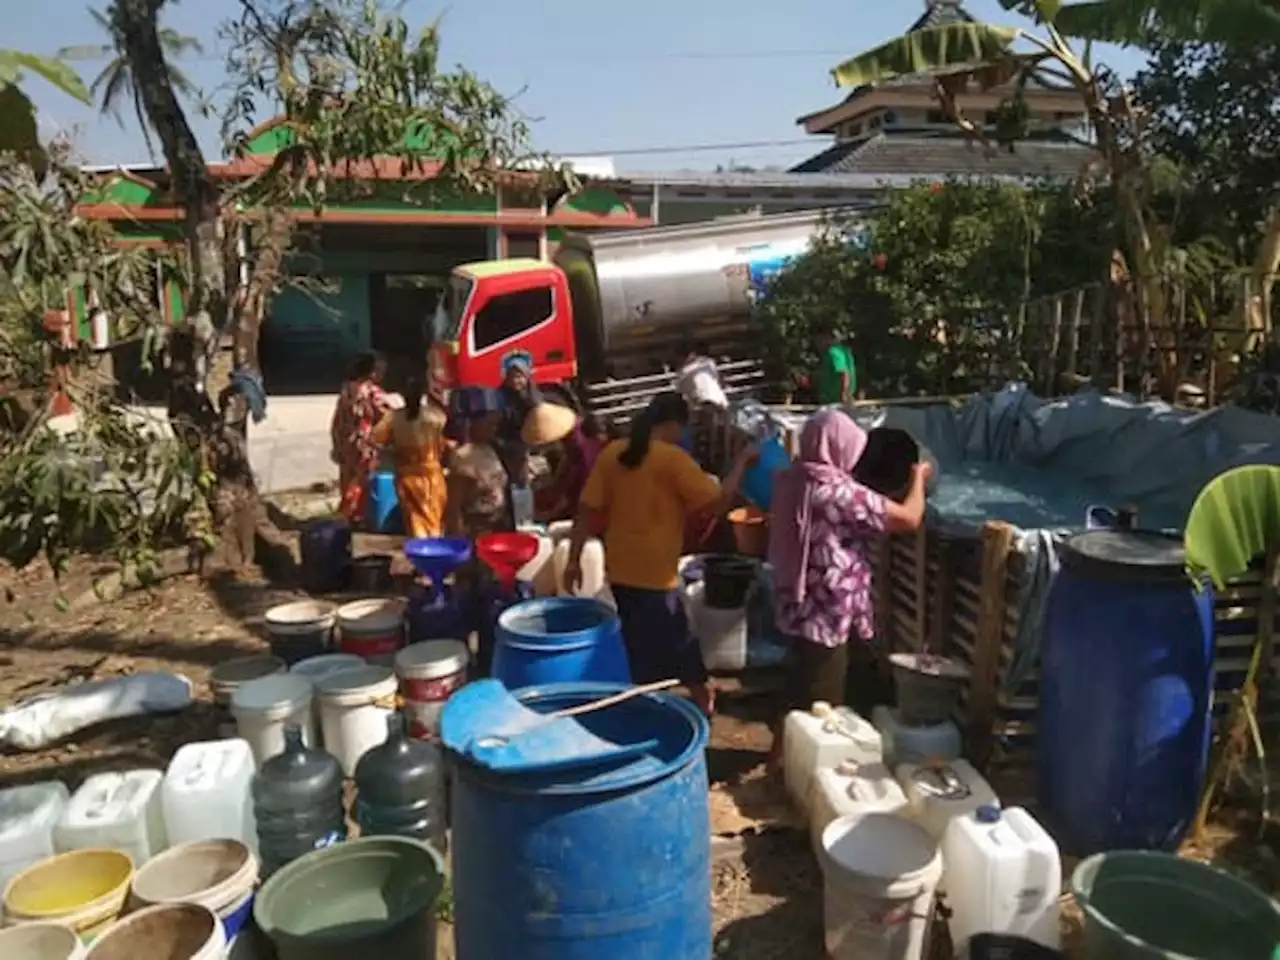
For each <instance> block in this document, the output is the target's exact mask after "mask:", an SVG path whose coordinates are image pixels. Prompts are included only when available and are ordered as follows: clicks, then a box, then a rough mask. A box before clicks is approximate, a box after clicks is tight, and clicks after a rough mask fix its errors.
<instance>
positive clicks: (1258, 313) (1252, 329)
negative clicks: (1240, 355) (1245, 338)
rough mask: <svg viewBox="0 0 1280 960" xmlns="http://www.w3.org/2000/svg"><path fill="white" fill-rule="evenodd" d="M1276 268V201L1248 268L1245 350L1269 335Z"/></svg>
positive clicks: (1279, 253)
mask: <svg viewBox="0 0 1280 960" xmlns="http://www.w3.org/2000/svg"><path fill="white" fill-rule="evenodd" d="M1278 270H1280V204H1276V205H1275V206H1274V207H1272V208H1271V214H1270V216H1269V217H1268V218H1267V227H1266V230H1265V232H1264V233H1263V235H1262V242H1261V243H1259V244H1258V252H1257V253H1256V254H1255V255H1254V258H1253V269H1252V270H1251V271H1250V274H1251V278H1250V279H1251V282H1250V284H1249V288H1250V289H1248V290H1247V291H1246V293H1247V302H1246V304H1245V310H1246V311H1247V312H1246V314H1245V329H1246V330H1248V331H1249V342H1248V343H1247V344H1246V352H1252V351H1253V350H1256V349H1257V347H1258V341H1259V340H1261V342H1262V343H1266V342H1268V341H1269V340H1270V339H1271V291H1272V289H1273V288H1274V286H1275V279H1276V271H1278Z"/></svg>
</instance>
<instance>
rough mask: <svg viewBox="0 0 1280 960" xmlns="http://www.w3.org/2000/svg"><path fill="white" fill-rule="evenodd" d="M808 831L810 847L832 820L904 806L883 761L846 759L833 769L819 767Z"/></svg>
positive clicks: (898, 810)
mask: <svg viewBox="0 0 1280 960" xmlns="http://www.w3.org/2000/svg"><path fill="white" fill-rule="evenodd" d="M810 808H811V809H810V812H809V832H810V835H811V837H812V838H813V846H814V849H815V850H817V849H818V848H819V847H820V846H821V844H822V831H823V830H825V829H827V825H828V824H829V823H831V821H832V820H838V819H840V818H841V817H851V816H854V815H856V814H860V813H889V814H894V815H898V814H901V813H903V812H905V811H906V809H907V796H906V794H904V793H903V792H902V788H901V787H900V786H898V781H897V780H895V779H894V778H893V771H892V770H890V769H889V768H888V767H886V766H885V765H884V764H883V763H854V762H853V761H852V760H846V761H845V762H844V763H842V764H840V765H839V766H837V767H835V768H834V769H826V770H819V771H818V774H817V776H816V777H815V778H814V781H813V792H812V793H811V795H810Z"/></svg>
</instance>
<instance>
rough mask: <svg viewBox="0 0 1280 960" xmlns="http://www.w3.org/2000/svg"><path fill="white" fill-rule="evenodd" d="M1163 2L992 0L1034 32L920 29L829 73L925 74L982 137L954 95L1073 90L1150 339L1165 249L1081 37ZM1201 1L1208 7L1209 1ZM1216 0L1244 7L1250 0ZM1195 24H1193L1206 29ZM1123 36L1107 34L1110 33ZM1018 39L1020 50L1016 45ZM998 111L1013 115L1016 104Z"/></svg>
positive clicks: (1128, 132) (1124, 106)
mask: <svg viewBox="0 0 1280 960" xmlns="http://www.w3.org/2000/svg"><path fill="white" fill-rule="evenodd" d="M1173 2H1174V0H1151V2H1140V0H1098V2H1095V3H1071V4H1064V3H1061V2H1060V0H1000V3H1001V6H1003V7H1004V8H1005V9H1007V10H1013V11H1016V12H1018V13H1021V14H1023V15H1025V16H1027V17H1029V18H1031V19H1032V20H1033V21H1034V22H1035V24H1036V25H1037V26H1038V27H1039V30H1037V31H1031V30H1027V29H1024V28H1022V27H1016V26H1005V25H1002V24H993V23H982V22H972V21H970V22H960V23H947V24H943V25H939V26H931V27H925V28H922V29H920V30H914V31H911V32H909V33H907V34H904V35H903V36H901V37H896V38H895V39H893V40H890V41H889V42H887V43H884V44H881V45H880V46H878V47H876V48H874V49H872V50H868V51H865V52H863V53H861V54H858V55H857V56H854V57H852V58H850V59H848V60H846V61H845V62H844V63H841V64H840V65H839V66H837V67H836V68H835V69H834V70H833V71H832V76H833V77H834V79H835V82H836V84H837V85H838V86H861V85H865V84H874V83H880V82H883V81H886V80H892V79H894V78H898V77H905V76H922V77H928V78H931V79H932V80H933V81H934V89H935V92H936V93H937V96H938V98H939V101H940V102H941V104H942V107H943V109H944V112H945V113H946V114H947V115H948V116H950V117H951V118H952V120H953V121H954V122H955V123H956V124H957V125H958V126H960V128H961V129H963V130H965V131H966V132H967V133H968V134H970V135H971V136H975V137H979V138H985V135H984V133H983V131H982V128H981V125H980V124H974V123H972V122H971V121H969V120H968V119H967V118H965V117H964V115H963V112H962V109H961V108H960V105H959V102H958V97H959V95H960V94H961V93H963V92H964V91H966V90H967V89H969V88H970V87H971V86H974V85H976V86H977V87H979V88H980V89H983V90H989V89H991V88H993V87H998V86H1002V85H1004V84H1007V83H1010V82H1011V81H1013V82H1014V86H1013V93H1012V96H1011V98H1010V101H1009V103H1010V104H1011V105H1013V106H1016V105H1017V104H1018V103H1019V102H1020V100H1021V96H1022V93H1023V91H1024V90H1025V87H1026V84H1027V83H1028V82H1029V81H1030V80H1032V79H1035V80H1036V81H1037V82H1038V83H1040V84H1042V85H1044V86H1048V87H1050V88H1053V89H1058V90H1069V91H1074V92H1075V93H1076V94H1077V95H1078V96H1079V97H1080V101H1081V105H1082V107H1083V111H1084V114H1085V115H1086V116H1087V118H1088V120H1089V125H1090V128H1091V130H1092V133H1093V138H1094V143H1093V146H1094V147H1095V149H1096V150H1097V153H1098V155H1099V157H1100V158H1101V161H1102V165H1103V167H1104V168H1105V172H1106V174H1107V177H1108V179H1109V180H1110V183H1111V187H1112V189H1113V190H1114V191H1115V195H1116V199H1117V205H1118V208H1119V210H1120V214H1121V223H1122V226H1123V230H1124V239H1125V241H1126V246H1127V248H1128V252H1129V255H1130V256H1131V257H1132V258H1133V272H1134V275H1135V277H1136V279H1137V280H1138V283H1137V285H1136V288H1137V291H1138V295H1139V303H1138V307H1139V315H1140V317H1141V318H1142V323H1143V326H1144V333H1145V339H1146V342H1148V343H1150V342H1153V341H1152V336H1151V331H1152V327H1153V325H1163V322H1164V319H1165V318H1164V296H1163V290H1162V289H1161V286H1160V283H1159V277H1160V275H1161V272H1162V270H1163V267H1164V262H1163V261H1164V259H1165V254H1164V245H1163V244H1161V243H1160V241H1159V236H1160V231H1158V230H1156V229H1153V224H1152V222H1151V216H1150V212H1149V209H1148V205H1147V203H1146V199H1145V194H1146V179H1147V178H1146V171H1145V165H1144V163H1143V157H1142V154H1141V152H1140V150H1139V139H1140V138H1139V136H1138V132H1139V129H1138V128H1139V116H1138V111H1137V110H1136V108H1135V105H1134V103H1133V101H1132V100H1131V99H1130V97H1129V95H1128V92H1127V91H1126V90H1125V89H1124V87H1123V85H1122V84H1121V83H1120V82H1119V79H1118V78H1117V77H1116V75H1115V74H1114V73H1113V72H1112V71H1110V70H1108V69H1107V68H1105V67H1102V66H1095V65H1094V64H1093V61H1092V48H1091V43H1090V42H1089V41H1091V40H1092V39H1094V38H1095V37H1093V36H1091V35H1092V34H1097V35H1098V36H1097V37H1096V38H1097V39H1103V38H1104V36H1103V34H1104V29H1103V28H1104V27H1106V26H1107V24H1108V23H1129V20H1125V19H1123V18H1121V17H1119V15H1118V12H1123V11H1129V13H1128V17H1129V18H1132V19H1134V21H1135V22H1141V23H1150V22H1152V20H1153V18H1157V17H1158V16H1159V14H1160V12H1161V8H1162V7H1163V6H1165V5H1166V4H1169V3H1173ZM1203 2H1204V5H1205V6H1213V4H1211V3H1210V2H1209V0H1203ZM1216 2H1217V3H1223V4H1225V5H1227V6H1237V5H1239V6H1241V7H1244V6H1246V5H1248V4H1250V3H1251V2H1252V0H1216ZM1183 6H1185V4H1183ZM1108 18H1110V19H1108ZM1177 23H1179V24H1184V21H1182V20H1179V21H1177ZM1130 26H1132V24H1131V23H1130ZM1184 26H1185V24H1184ZM1116 29H1117V31H1118V30H1119V28H1118V27H1117V28H1116ZM1187 29H1190V28H1189V27H1188V28H1187ZM1196 29H1198V30H1201V31H1203V30H1205V29H1207V27H1205V26H1204V25H1201V26H1200V27H1197V28H1196ZM1075 31H1079V32H1081V33H1084V34H1085V35H1086V43H1085V44H1084V47H1083V49H1082V50H1080V51H1077V50H1076V49H1075V48H1074V47H1073V46H1072V44H1071V42H1070V39H1069V37H1070V36H1071V34H1072V33H1073V32H1075ZM1135 32H1136V30H1135ZM1127 35H1128V34H1122V33H1119V32H1117V34H1116V36H1117V37H1118V38H1120V39H1123V38H1124V37H1125V36H1127ZM1105 38H1107V39H1110V37H1105ZM1196 38H1197V39H1198V38H1199V37H1198V36H1197V37H1196ZM1019 44H1021V46H1022V49H1016V47H1018V45H1019ZM1005 112H1012V113H1013V114H1014V115H1015V116H1016V115H1018V114H1019V111H1017V110H1016V109H1015V110H1012V111H1005ZM1015 133H1016V131H1015ZM1157 356H1158V359H1159V363H1160V373H1161V381H1162V385H1163V387H1164V391H1165V392H1166V393H1168V394H1170V395H1171V394H1172V391H1173V388H1174V387H1175V384H1174V382H1173V381H1174V380H1175V379H1176V375H1177V365H1176V360H1175V358H1174V357H1172V356H1170V355H1169V354H1168V352H1167V351H1159V352H1158V354H1157Z"/></svg>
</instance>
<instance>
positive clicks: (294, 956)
mask: <svg viewBox="0 0 1280 960" xmlns="http://www.w3.org/2000/svg"><path fill="white" fill-rule="evenodd" d="M443 889H444V861H443V860H442V859H441V857H440V854H438V853H437V852H436V851H435V850H434V849H432V848H431V847H430V846H428V845H427V844H425V843H422V842H420V841H418V840H411V839H408V838H405V837H362V838H360V839H359V840H350V841H348V842H346V843H340V844H337V845H335V846H332V847H326V848H325V849H323V850H317V851H315V852H314V853H309V854H307V855H306V856H305V857H300V858H299V859H297V860H295V861H293V863H291V864H289V865H288V866H286V867H284V868H282V869H281V870H279V871H277V872H276V873H275V874H274V875H273V876H272V877H271V879H270V880H268V881H267V882H266V884H265V885H264V886H263V887H262V890H261V891H260V892H259V893H258V897H257V900H256V901H255V903H254V908H253V915H254V919H256V920H257V921H258V926H259V927H260V928H261V929H262V932H263V933H265V934H266V935H267V936H268V937H269V938H270V939H271V942H272V943H273V944H274V945H275V948H276V955H277V957H278V960H358V958H360V957H385V958H387V960H390V958H392V957H406V958H408V957H434V956H435V955H436V916H435V905H436V900H437V899H439V897H440V893H441V891H442V890H443Z"/></svg>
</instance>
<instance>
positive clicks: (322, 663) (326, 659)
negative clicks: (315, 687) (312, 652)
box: [289, 653, 364, 683]
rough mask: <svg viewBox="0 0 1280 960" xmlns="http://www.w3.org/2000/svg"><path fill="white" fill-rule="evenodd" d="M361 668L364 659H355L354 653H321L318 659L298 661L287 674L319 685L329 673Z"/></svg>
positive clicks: (310, 658)
mask: <svg viewBox="0 0 1280 960" xmlns="http://www.w3.org/2000/svg"><path fill="white" fill-rule="evenodd" d="M363 666H364V658H362V657H357V656H356V655H355V654H354V653H322V654H320V656H318V657H307V659H305V660H299V661H298V662H297V663H295V664H294V665H293V666H292V667H290V668H289V672H290V673H292V674H294V675H295V676H298V677H305V678H306V679H308V680H310V681H311V682H312V683H319V682H320V681H321V680H323V679H324V678H325V677H327V676H329V675H330V674H331V673H337V672H338V671H339V670H350V669H351V668H352V667H363Z"/></svg>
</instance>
